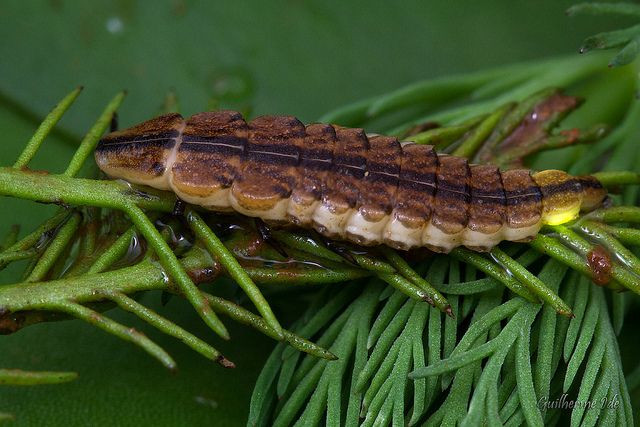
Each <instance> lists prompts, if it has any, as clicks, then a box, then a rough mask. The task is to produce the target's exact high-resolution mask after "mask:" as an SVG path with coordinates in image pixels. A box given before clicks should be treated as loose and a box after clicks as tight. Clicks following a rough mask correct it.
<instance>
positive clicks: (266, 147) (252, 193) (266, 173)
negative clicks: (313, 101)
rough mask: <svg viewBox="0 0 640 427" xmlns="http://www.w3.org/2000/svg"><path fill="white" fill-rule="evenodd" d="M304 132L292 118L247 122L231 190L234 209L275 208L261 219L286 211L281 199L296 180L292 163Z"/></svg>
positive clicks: (279, 117)
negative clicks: (243, 152) (241, 156)
mask: <svg viewBox="0 0 640 427" xmlns="http://www.w3.org/2000/svg"><path fill="white" fill-rule="evenodd" d="M304 135H305V128H304V125H303V124H302V123H300V121H299V120H298V119H296V118H295V117H290V116H262V117H258V118H256V119H254V120H252V121H251V122H250V123H249V136H248V143H247V149H246V156H245V157H244V160H243V162H242V166H241V169H240V173H239V174H238V176H237V177H236V179H235V181H234V182H233V187H232V189H231V193H232V196H233V198H234V199H235V201H236V202H237V205H235V204H234V208H236V209H237V210H239V211H241V212H242V211H243V210H245V211H247V212H253V211H263V212H267V211H271V210H272V209H278V211H277V212H272V213H270V214H269V215H268V217H265V219H269V220H272V221H277V220H279V219H281V218H282V216H283V214H284V213H285V212H286V205H285V204H284V203H282V202H283V201H284V200H286V199H288V198H289V196H290V195H291V192H292V190H293V189H294V188H295V187H296V186H297V183H298V171H297V168H296V166H297V165H298V160H299V152H300V148H301V146H302V141H303V138H304ZM232 204H233V199H232ZM238 208H240V209H238Z"/></svg>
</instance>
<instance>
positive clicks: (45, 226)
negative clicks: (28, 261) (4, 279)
mask: <svg viewBox="0 0 640 427" xmlns="http://www.w3.org/2000/svg"><path fill="white" fill-rule="evenodd" d="M68 215H69V212H68V211H67V210H64V209H61V210H60V211H59V212H58V213H57V214H55V215H54V216H53V217H51V218H49V219H48V220H46V221H45V222H44V223H42V224H41V225H40V226H39V227H38V228H36V229H35V231H33V232H32V233H30V234H28V235H27V236H25V237H23V238H22V239H20V240H19V241H18V242H15V243H13V244H12V245H11V246H9V247H8V248H6V249H4V251H3V252H0V270H1V269H2V268H4V267H5V266H6V265H7V263H8V262H9V260H8V259H6V258H5V257H11V255H10V254H11V253H12V252H20V251H26V250H30V249H31V248H32V247H33V246H34V245H36V244H38V243H40V242H41V239H42V238H43V236H45V235H47V234H49V233H51V232H52V230H54V229H55V228H57V227H58V226H59V225H60V223H62V221H64V220H65V219H66V218H67V216H68ZM34 249H35V250H36V252H37V248H34Z"/></svg>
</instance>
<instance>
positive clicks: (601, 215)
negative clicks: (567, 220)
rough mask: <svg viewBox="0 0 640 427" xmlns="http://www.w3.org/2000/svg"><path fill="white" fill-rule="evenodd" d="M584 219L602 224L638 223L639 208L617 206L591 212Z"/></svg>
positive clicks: (639, 216) (639, 221)
mask: <svg viewBox="0 0 640 427" xmlns="http://www.w3.org/2000/svg"><path fill="white" fill-rule="evenodd" d="M584 218H585V219H595V220H600V221H603V222H632V223H640V208H639V207H636V206H618V207H613V208H606V209H598V210H597V211H593V212H591V213H589V214H587V215H585V216H584ZM578 223H579V221H578Z"/></svg>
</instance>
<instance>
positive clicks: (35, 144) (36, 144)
mask: <svg viewBox="0 0 640 427" xmlns="http://www.w3.org/2000/svg"><path fill="white" fill-rule="evenodd" d="M80 92H82V86H80V87H78V88H76V89H74V90H73V91H72V92H71V93H69V94H68V95H67V96H65V97H64V98H62V100H61V101H60V102H59V103H58V105H56V106H55V107H54V108H53V110H51V112H50V113H49V114H47V117H45V118H44V120H43V121H42V123H40V126H38V129H37V130H36V132H35V133H34V134H33V136H32V137H31V139H30V140H29V142H28V143H27V146H26V147H24V150H22V153H20V156H18V160H16V162H15V163H14V164H13V167H14V168H23V167H25V166H27V165H28V164H29V162H30V161H31V159H33V156H35V154H36V152H37V151H38V149H39V148H40V145H42V142H43V141H44V139H45V138H46V137H47V135H49V133H50V132H51V130H52V129H53V127H54V126H55V125H56V123H58V121H59V120H60V119H61V118H62V115H63V114H64V113H65V112H66V111H67V110H68V109H69V107H71V104H73V102H74V101H75V100H76V98H77V97H78V95H80Z"/></svg>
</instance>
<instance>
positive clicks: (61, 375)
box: [0, 369, 78, 385]
mask: <svg viewBox="0 0 640 427" xmlns="http://www.w3.org/2000/svg"><path fill="white" fill-rule="evenodd" d="M76 378H78V374H76V373H75V372H47V371H41V372H32V371H22V370H19V369H0V385H40V384H60V383H66V382H69V381H73V380H75V379H76Z"/></svg>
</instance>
